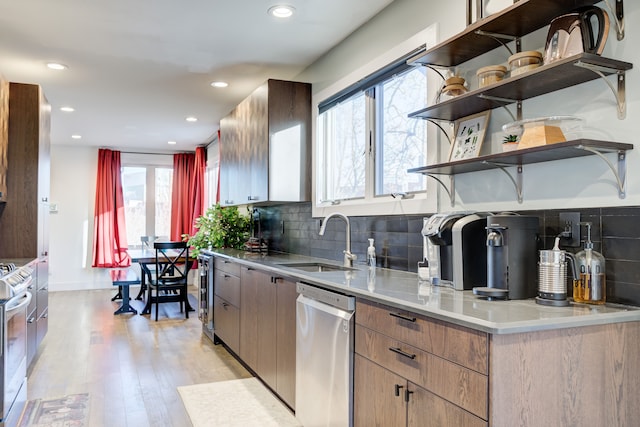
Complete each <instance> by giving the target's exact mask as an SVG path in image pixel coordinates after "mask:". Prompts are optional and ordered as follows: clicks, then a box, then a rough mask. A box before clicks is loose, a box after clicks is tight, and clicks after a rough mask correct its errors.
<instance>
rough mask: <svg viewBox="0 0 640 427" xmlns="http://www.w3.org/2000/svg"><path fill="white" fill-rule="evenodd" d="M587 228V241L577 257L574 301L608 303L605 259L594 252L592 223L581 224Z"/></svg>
mask: <svg viewBox="0 0 640 427" xmlns="http://www.w3.org/2000/svg"><path fill="white" fill-rule="evenodd" d="M580 224H583V225H586V226H587V240H586V241H585V243H584V249H583V250H581V251H580V252H578V253H577V254H576V255H575V260H576V269H577V270H578V271H577V272H576V273H577V275H578V280H577V281H576V280H574V286H573V300H574V301H575V302H584V303H587V304H604V303H605V301H606V294H607V292H606V290H607V288H606V278H605V259H604V257H603V256H602V254H600V253H599V252H596V251H594V250H593V243H592V242H591V223H590V222H585V223H580Z"/></svg>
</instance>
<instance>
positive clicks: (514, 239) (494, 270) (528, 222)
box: [473, 215, 538, 299]
mask: <svg viewBox="0 0 640 427" xmlns="http://www.w3.org/2000/svg"><path fill="white" fill-rule="evenodd" d="M486 244H487V286H486V287H476V288H473V293H474V294H476V295H478V296H483V297H487V298H489V299H494V298H495V299H527V298H533V297H535V296H536V295H537V292H538V277H537V276H538V275H537V268H536V267H537V265H536V264H537V251H538V217H536V216H524V215H522V216H520V215H491V216H488V217H487V243H486Z"/></svg>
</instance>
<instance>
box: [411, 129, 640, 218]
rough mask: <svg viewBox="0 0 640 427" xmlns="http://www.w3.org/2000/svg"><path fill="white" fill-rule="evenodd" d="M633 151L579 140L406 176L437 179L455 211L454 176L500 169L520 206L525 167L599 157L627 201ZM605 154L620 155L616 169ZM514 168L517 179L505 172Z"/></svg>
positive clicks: (618, 145)
mask: <svg viewBox="0 0 640 427" xmlns="http://www.w3.org/2000/svg"><path fill="white" fill-rule="evenodd" d="M632 149H633V145H632V144H624V143H620V142H609V141H598V140H593V139H576V140H573V141H566V142H559V143H556V144H551V145H542V146H539V147H532V148H526V149H522V150H515V151H509V152H505V153H496V154H489V155H486V156H479V157H474V158H472V159H464V160H457V161H455V162H446V163H438V164H434V165H429V166H423V167H419V168H413V169H409V170H408V171H407V172H410V173H421V174H424V175H427V176H432V177H433V178H435V179H436V180H437V181H438V183H440V184H441V185H442V186H443V187H444V188H445V190H446V191H447V194H448V195H449V198H450V200H451V206H452V207H453V206H454V205H455V190H454V175H458V174H462V173H468V172H478V171H484V170H490V169H501V170H502V171H503V172H504V173H505V174H507V176H508V177H509V178H510V179H511V182H512V183H513V185H514V187H515V189H516V193H517V195H518V202H519V203H522V201H523V194H522V173H523V170H522V166H523V165H528V164H533V163H542V162H550V161H554V160H563V159H571V158H575V157H584V156H593V155H597V156H598V157H600V158H601V159H603V160H604V161H605V163H606V164H607V165H608V166H609V168H610V169H611V171H612V173H613V174H614V176H615V178H616V181H617V187H618V196H619V197H620V198H624V197H625V196H626V193H625V180H626V169H627V168H626V152H627V150H632ZM606 153H617V154H618V157H617V166H614V165H613V164H612V163H611V162H610V161H609V160H608V159H607V158H606V157H604V154H606ZM511 166H515V167H516V172H517V173H516V176H515V178H514V176H513V175H512V174H511V173H509V171H507V170H506V168H508V167H511ZM437 175H449V176H450V179H451V184H450V188H447V187H446V185H445V184H444V183H443V182H442V181H441V180H440V179H439V178H437Z"/></svg>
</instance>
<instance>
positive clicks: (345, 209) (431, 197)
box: [312, 24, 442, 217]
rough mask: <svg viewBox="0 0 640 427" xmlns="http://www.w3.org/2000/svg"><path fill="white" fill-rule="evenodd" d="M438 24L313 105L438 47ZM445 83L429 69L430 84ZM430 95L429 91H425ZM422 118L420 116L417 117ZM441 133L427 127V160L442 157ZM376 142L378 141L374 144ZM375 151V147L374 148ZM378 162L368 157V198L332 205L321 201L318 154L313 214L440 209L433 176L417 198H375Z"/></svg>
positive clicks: (322, 95) (317, 98) (325, 92)
mask: <svg viewBox="0 0 640 427" xmlns="http://www.w3.org/2000/svg"><path fill="white" fill-rule="evenodd" d="M437 33H438V26H437V24H433V25H431V26H430V27H428V28H427V29H425V30H424V31H422V32H420V33H418V34H416V35H415V36H413V37H411V38H410V39H408V40H406V41H405V42H403V43H401V44H400V45H398V46H396V47H395V48H393V49H391V50H390V51H388V52H386V53H385V54H383V55H381V56H379V57H378V58H376V59H375V60H373V61H371V62H370V63H369V64H367V65H365V66H363V67H361V68H359V69H358V70H356V71H354V72H352V73H350V74H349V75H348V76H346V77H344V78H342V79H341V80H339V81H338V82H336V83H334V84H332V85H331V86H329V87H327V88H326V89H324V90H322V91H320V92H318V93H315V94H314V95H313V97H312V105H313V106H314V111H316V112H317V111H318V106H319V104H320V103H321V102H323V101H324V100H326V99H328V98H330V97H332V96H334V95H335V94H337V93H339V92H340V91H342V90H344V89H346V88H347V87H349V86H351V85H353V84H355V83H356V82H358V81H360V80H362V79H363V78H365V77H367V76H369V75H371V74H372V73H373V72H375V71H377V70H380V69H382V68H383V67H385V66H386V65H387V64H390V63H392V62H393V61H395V60H397V58H399V57H400V56H402V55H405V54H406V53H407V52H410V51H412V50H413V49H416V48H417V47H419V46H420V45H424V44H425V42H426V44H427V46H428V47H431V46H434V45H435V44H436V43H437ZM441 83H442V81H441V78H440V77H439V76H438V75H437V74H436V73H432V72H427V87H428V88H437V87H438V86H439V85H440V84H441ZM429 93H435V90H430V91H429ZM425 96H426V94H425ZM416 120H419V119H416ZM317 122H318V114H317V113H316V114H313V117H312V135H313V139H312V141H313V142H312V146H313V147H312V150H313V151H312V152H313V153H314V155H315V153H317V148H318V147H317V144H318V143H319V142H318V138H317V135H318V133H317V125H318V123H317ZM439 140H440V136H439V135H438V129H437V128H436V127H435V126H427V144H428V147H429V148H428V150H427V160H426V162H427V163H436V162H437V159H438V157H439V152H440V148H439V145H440V144H439V143H438V141H439ZM374 145H375V144H374ZM372 149H373V150H374V151H375V146H374V147H372ZM374 163H375V162H374V161H372V159H371V158H370V156H368V158H367V166H366V167H367V168H368V171H367V172H369V176H370V177H371V178H369V179H368V180H367V182H366V189H365V198H364V199H361V198H358V199H350V200H340V203H339V204H335V205H332V204H331V202H321V203H319V202H318V198H317V193H316V190H317V182H316V181H317V168H318V167H319V162H318V159H317V158H316V157H314V161H313V164H312V168H313V172H312V200H313V203H312V215H313V216H314V217H325V216H327V215H329V214H331V213H334V212H341V213H343V214H345V215H352V216H358V215H367V216H370V215H411V214H428V213H434V212H438V205H439V203H438V199H439V196H438V193H439V191H440V190H439V186H438V184H437V182H436V181H435V180H433V179H429V178H427V180H426V185H427V190H426V191H424V192H418V193H414V194H415V195H414V197H413V198H411V199H400V198H394V197H392V196H391V195H386V196H378V197H373V194H374V192H375V179H374V176H375V175H374V173H373V172H374V168H375V164H374Z"/></svg>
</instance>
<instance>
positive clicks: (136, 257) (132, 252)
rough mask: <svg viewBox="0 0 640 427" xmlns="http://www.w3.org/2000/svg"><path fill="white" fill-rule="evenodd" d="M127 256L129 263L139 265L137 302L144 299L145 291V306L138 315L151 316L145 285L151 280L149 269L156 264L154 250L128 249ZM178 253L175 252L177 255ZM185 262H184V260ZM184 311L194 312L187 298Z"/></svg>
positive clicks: (147, 288) (150, 300)
mask: <svg viewBox="0 0 640 427" xmlns="http://www.w3.org/2000/svg"><path fill="white" fill-rule="evenodd" d="M127 252H128V253H129V256H130V257H131V262H132V263H134V262H136V263H138V264H139V265H140V292H138V295H137V296H136V299H137V300H141V299H143V298H144V294H145V291H146V292H147V297H146V298H145V305H144V308H143V309H142V312H141V313H140V314H151V305H152V304H151V303H152V299H151V287H150V286H148V285H147V280H151V277H152V274H151V268H150V267H154V266H155V263H156V250H155V249H152V248H147V247H145V248H142V249H129V250H127ZM169 252H170V251H169ZM178 252H179V251H176V253H178ZM189 259H190V260H191V261H192V262H193V261H196V259H195V258H192V257H189ZM185 261H186V260H185ZM185 310H188V311H195V309H194V308H193V307H192V306H191V304H189V299H188V298H187V301H186V305H185Z"/></svg>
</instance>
